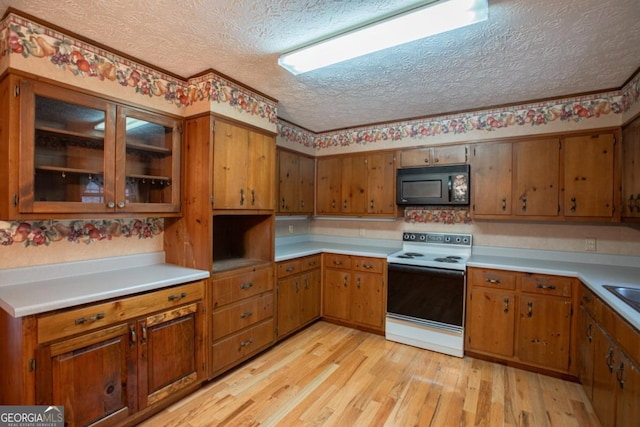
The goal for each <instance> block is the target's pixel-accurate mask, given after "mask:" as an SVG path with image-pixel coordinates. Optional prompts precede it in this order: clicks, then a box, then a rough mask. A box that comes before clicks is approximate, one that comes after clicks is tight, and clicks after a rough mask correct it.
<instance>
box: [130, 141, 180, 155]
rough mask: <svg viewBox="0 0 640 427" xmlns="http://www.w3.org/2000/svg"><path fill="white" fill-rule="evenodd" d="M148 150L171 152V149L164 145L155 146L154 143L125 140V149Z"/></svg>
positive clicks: (163, 152)
mask: <svg viewBox="0 0 640 427" xmlns="http://www.w3.org/2000/svg"><path fill="white" fill-rule="evenodd" d="M129 148H131V149H132V150H140V151H148V152H152V153H162V154H171V150H170V149H169V148H165V147H156V146H155V145H148V144H138V143H135V142H127V149H129Z"/></svg>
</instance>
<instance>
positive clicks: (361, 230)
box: [360, 228, 364, 237]
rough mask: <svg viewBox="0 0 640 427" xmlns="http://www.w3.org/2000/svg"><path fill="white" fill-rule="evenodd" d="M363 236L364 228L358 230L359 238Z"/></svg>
mask: <svg viewBox="0 0 640 427" xmlns="http://www.w3.org/2000/svg"><path fill="white" fill-rule="evenodd" d="M363 236H364V228H361V229H360V237H363Z"/></svg>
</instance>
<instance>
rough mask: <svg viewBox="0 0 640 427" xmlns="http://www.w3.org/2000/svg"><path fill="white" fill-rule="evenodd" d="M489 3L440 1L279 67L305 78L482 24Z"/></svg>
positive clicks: (304, 51) (307, 50)
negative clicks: (333, 66) (417, 41)
mask: <svg viewBox="0 0 640 427" xmlns="http://www.w3.org/2000/svg"><path fill="white" fill-rule="evenodd" d="M488 16H489V6H488V0H440V1H436V2H431V3H429V4H427V5H425V6H422V7H419V8H416V9H412V10H410V11H407V12H405V13H401V14H399V15H395V16H392V17H390V18H387V19H383V20H381V21H378V22H374V23H372V24H369V25H366V26H364V27H361V28H357V29H355V30H353V31H349V32H346V33H343V34H339V35H337V36H335V37H332V38H329V39H326V40H322V41H320V42H318V43H314V44H311V45H309V46H306V47H303V48H300V49H297V50H294V51H292V52H289V53H285V54H283V55H281V56H280V58H278V64H280V66H281V67H283V68H284V69H286V70H287V71H289V72H290V73H292V74H302V73H306V72H307V71H311V70H316V69H318V68H322V67H326V66H328V65H332V64H336V63H338V62H342V61H346V60H348V59H352V58H357V57H358V56H362V55H366V54H368V53H372V52H377V51H379V50H383V49H387V48H389V47H393V46H398V45H401V44H404V43H409V42H412V41H414V40H418V39H422V38H425V37H428V36H432V35H434V34H439V33H444V32H446V31H450V30H454V29H456V28H461V27H465V26H467V25H471V24H475V23H476V22H482V21H485V20H486V19H487V17H488Z"/></svg>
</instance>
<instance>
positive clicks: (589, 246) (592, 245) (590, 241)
mask: <svg viewBox="0 0 640 427" xmlns="http://www.w3.org/2000/svg"><path fill="white" fill-rule="evenodd" d="M584 248H585V249H586V250H587V251H595V250H596V238H595V237H587V239H586V240H585V242H584Z"/></svg>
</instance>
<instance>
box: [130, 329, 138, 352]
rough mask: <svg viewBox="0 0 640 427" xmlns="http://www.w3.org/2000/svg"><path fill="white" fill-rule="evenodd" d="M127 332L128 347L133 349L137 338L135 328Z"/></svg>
mask: <svg viewBox="0 0 640 427" xmlns="http://www.w3.org/2000/svg"><path fill="white" fill-rule="evenodd" d="M129 332H130V334H129V347H134V346H135V345H136V341H137V340H138V338H137V337H136V327H135V326H131V327H129Z"/></svg>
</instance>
